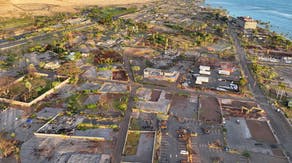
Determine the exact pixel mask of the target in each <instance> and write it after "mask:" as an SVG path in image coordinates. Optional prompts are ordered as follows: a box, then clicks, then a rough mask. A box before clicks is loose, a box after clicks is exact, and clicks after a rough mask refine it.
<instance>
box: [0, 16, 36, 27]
mask: <svg viewBox="0 0 292 163" xmlns="http://www.w3.org/2000/svg"><path fill="white" fill-rule="evenodd" d="M0 24H1V25H0V30H3V29H9V28H19V27H25V26H29V25H33V24H34V21H33V19H32V18H31V17H23V18H9V19H3V20H0Z"/></svg>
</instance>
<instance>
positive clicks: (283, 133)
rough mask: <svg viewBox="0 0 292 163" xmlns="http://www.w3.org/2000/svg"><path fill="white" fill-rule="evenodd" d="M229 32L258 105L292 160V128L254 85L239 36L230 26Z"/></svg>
mask: <svg viewBox="0 0 292 163" xmlns="http://www.w3.org/2000/svg"><path fill="white" fill-rule="evenodd" d="M229 32H230V34H231V36H232V39H233V41H234V44H235V49H236V52H237V54H238V55H239V61H240V65H241V66H242V69H243V72H244V75H245V77H246V78H247V80H248V83H249V87H250V90H251V91H252V93H253V95H254V96H255V99H256V101H257V103H258V104H259V105H260V106H261V107H262V108H263V109H264V110H265V111H266V112H267V114H268V118H269V119H270V124H271V126H272V128H273V130H274V131H275V134H276V136H277V137H278V139H279V141H280V142H279V143H280V144H281V145H282V147H283V148H284V151H285V152H286V154H287V155H288V157H289V158H290V159H291V158H292V128H291V126H290V125H289V123H288V122H287V120H286V119H285V117H284V116H283V115H282V114H280V113H278V112H276V111H275V109H274V108H273V107H272V106H271V105H270V104H269V101H268V99H267V98H266V96H265V95H264V93H263V91H262V90H261V89H260V87H259V86H258V85H257V84H254V83H255V79H254V78H253V76H252V74H251V72H250V70H249V68H248V61H247V58H246V53H245V51H244V49H243V48H242V46H241V44H240V41H239V39H238V36H237V34H236V33H235V32H234V31H233V29H232V27H230V26H229Z"/></svg>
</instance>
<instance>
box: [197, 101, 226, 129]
mask: <svg viewBox="0 0 292 163" xmlns="http://www.w3.org/2000/svg"><path fill="white" fill-rule="evenodd" d="M199 120H201V121H203V122H206V123H211V124H220V123H221V122H222V118H221V109H220V106H219V102H218V99H217V98H216V97H208V96H200V97H199Z"/></svg>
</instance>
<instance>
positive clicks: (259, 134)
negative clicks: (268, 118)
mask: <svg viewBox="0 0 292 163" xmlns="http://www.w3.org/2000/svg"><path fill="white" fill-rule="evenodd" d="M246 123H247V126H248V128H249V130H250V133H251V135H252V137H253V138H254V139H256V140H258V141H264V142H267V143H271V144H276V143H277V140H276V139H275V137H274V135H273V133H272V131H271V129H270V127H269V125H268V123H267V122H265V121H256V120H247V121H246Z"/></svg>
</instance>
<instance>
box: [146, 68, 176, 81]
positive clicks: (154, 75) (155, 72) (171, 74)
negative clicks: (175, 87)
mask: <svg viewBox="0 0 292 163" xmlns="http://www.w3.org/2000/svg"><path fill="white" fill-rule="evenodd" d="M178 77H179V72H177V71H164V70H160V69H154V68H146V69H144V78H148V79H156V80H165V81H169V82H176V81H177V79H178Z"/></svg>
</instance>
